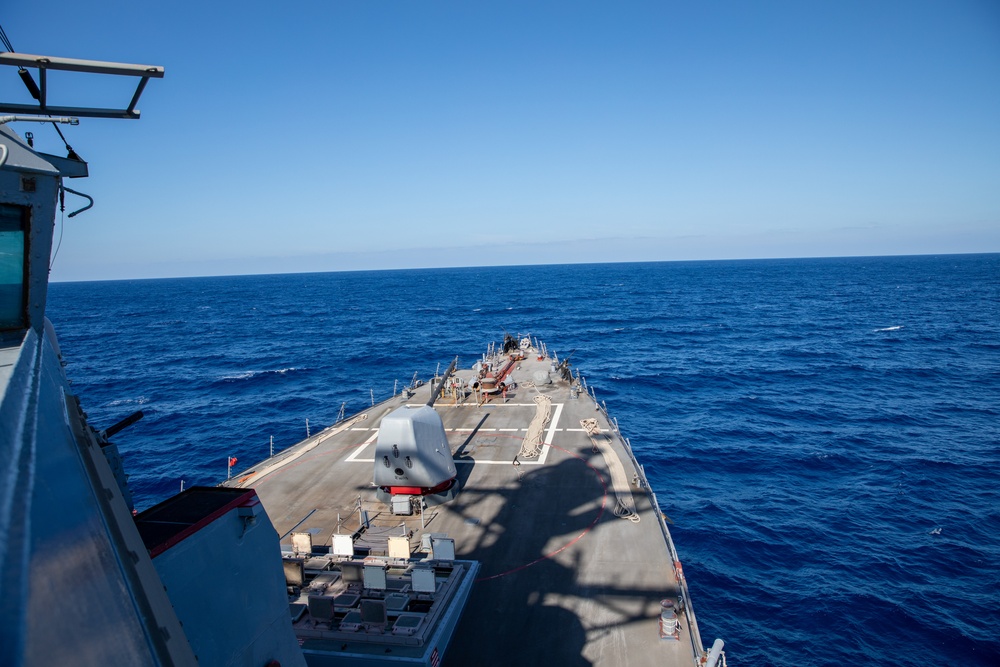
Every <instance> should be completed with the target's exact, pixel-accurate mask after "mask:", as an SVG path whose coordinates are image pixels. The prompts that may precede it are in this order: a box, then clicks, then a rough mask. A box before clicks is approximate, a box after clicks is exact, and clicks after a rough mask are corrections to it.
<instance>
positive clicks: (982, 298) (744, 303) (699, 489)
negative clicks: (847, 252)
mask: <svg viewBox="0 0 1000 667" xmlns="http://www.w3.org/2000/svg"><path fill="white" fill-rule="evenodd" d="M49 314H50V318H51V319H52V320H53V322H54V324H55V326H56V330H57V331H58V332H59V335H60V340H61V344H62V349H63V353H64V356H65V358H66V360H67V361H68V368H67V372H68V374H69V376H70V378H71V379H73V380H74V388H75V391H76V392H77V393H78V394H79V395H80V396H81V399H82V401H83V404H84V408H85V409H86V410H87V412H88V413H89V415H90V418H91V421H92V423H93V424H94V425H95V426H97V427H105V426H108V425H110V424H111V423H113V422H115V421H117V420H118V419H119V418H121V417H124V416H126V415H127V414H129V413H130V412H132V411H134V410H136V409H142V410H143V411H144V412H145V413H146V417H145V419H143V420H142V421H141V422H139V423H138V424H137V425H136V426H134V427H132V428H130V429H129V430H127V431H125V432H123V433H122V434H120V435H119V436H118V437H117V438H116V441H117V442H118V443H119V446H120V447H121V449H122V451H123V453H124V455H125V457H126V461H125V463H126V468H127V469H128V470H129V471H130V472H131V486H132V488H133V491H134V493H135V495H136V499H137V504H138V505H139V506H140V507H147V506H149V505H151V504H153V503H155V502H157V501H159V500H162V499H163V498H165V497H167V496H169V495H171V494H173V493H175V492H176V491H177V490H179V488H180V481H181V479H184V480H185V482H186V483H187V484H188V485H192V484H212V483H215V482H217V481H218V480H219V479H220V478H222V477H224V476H225V473H226V458H227V457H228V456H236V457H238V458H239V460H240V463H239V464H238V465H237V468H241V467H242V465H243V464H247V465H249V464H252V463H253V462H255V461H257V460H260V459H261V458H264V457H265V456H267V454H268V450H269V438H270V437H271V436H273V437H274V442H275V448H276V450H278V449H281V448H283V447H287V446H289V445H292V444H294V443H295V442H297V441H298V440H300V439H301V438H303V437H304V436H305V434H306V430H305V429H306V426H305V424H306V420H307V419H308V420H309V424H310V427H311V429H313V430H314V431H315V430H316V429H320V428H322V427H324V426H327V425H329V424H331V423H332V422H334V421H335V420H336V418H337V414H338V412H339V411H340V408H341V405H342V404H344V403H346V411H347V413H348V414H351V413H352V412H356V411H358V410H361V409H363V408H365V407H366V406H367V405H368V404H369V403H370V401H371V395H372V394H374V397H375V399H376V400H380V399H382V398H385V397H387V396H388V395H389V394H390V393H391V392H392V390H393V387H394V382H395V381H399V382H400V386H402V384H404V383H406V382H408V381H409V380H410V378H411V377H412V376H413V374H414V372H416V373H418V374H419V375H420V376H421V377H422V378H426V377H428V376H429V375H430V374H432V373H433V372H434V371H435V369H436V368H437V367H438V364H447V363H448V362H449V361H450V359H451V358H452V357H453V356H454V355H455V354H456V353H457V354H459V355H460V361H461V363H463V364H465V365H469V364H471V363H472V362H473V361H474V360H475V358H476V357H477V356H478V355H479V354H480V353H481V352H483V351H484V349H485V344H486V342H487V341H491V340H499V339H500V338H502V331H503V329H506V330H507V331H510V332H511V333H516V332H521V333H525V332H530V333H532V334H534V335H537V336H539V337H540V338H542V339H543V340H545V341H546V342H547V343H548V345H549V348H550V350H551V349H554V350H555V351H556V352H557V353H559V354H560V356H563V355H565V354H569V353H570V352H574V354H573V357H572V361H573V362H574V363H575V364H576V366H577V367H578V368H579V369H580V370H581V371H582V373H583V375H584V376H585V377H586V378H587V379H588V382H589V383H590V384H591V385H594V386H595V387H596V390H597V395H598V398H599V399H603V400H605V401H606V403H607V406H608V409H609V411H610V413H611V414H612V415H613V416H616V417H617V418H618V420H619V422H620V423H621V426H622V431H623V432H624V433H625V434H626V435H628V436H629V437H630V438H631V441H632V443H633V446H634V447H635V449H636V452H637V455H638V456H639V458H640V460H641V461H642V462H643V463H644V464H645V467H646V471H647V474H648V475H649V477H650V480H651V482H652V484H653V486H654V487H655V490H656V491H657V493H658V496H659V498H660V502H661V504H662V505H663V509H664V511H665V512H666V513H667V514H668V515H670V517H671V518H672V519H673V520H674V522H675V525H674V526H673V528H672V532H673V534H674V539H675V541H676V542H677V547H678V550H679V551H680V553H681V557H682V559H683V560H684V565H685V567H684V570H685V573H687V575H688V578H689V580H690V586H691V591H692V595H693V597H694V606H695V609H696V610H697V612H698V618H699V622H700V626H701V631H702V634H703V636H704V638H705V640H706V642H707V643H711V640H712V639H713V638H714V637H716V636H718V637H722V638H724V639H725V640H726V642H727V646H726V649H727V654H728V657H729V660H730V664H731V665H792V664H796V665H834V664H837V665H839V664H852V665H857V664H873V663H875V662H879V663H885V664H892V665H928V664H935V665H959V664H961V665H996V664H1000V639H998V633H1000V611H998V609H1000V475H998V464H1000V255H995V254H993V255H951V256H939V257H892V258H849V259H803V260H766V261H724V262H676V263H650V264H603V265H574V266H533V267H506V268H489V269H442V270H411V271H378V272H354V273H328V274H307V275H280V276H245V277H232V278H191V279H175V280H142V281H119V282H94V283H64V284H55V285H53V286H52V289H51V300H50V309H49Z"/></svg>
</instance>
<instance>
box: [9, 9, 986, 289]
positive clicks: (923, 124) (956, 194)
mask: <svg viewBox="0 0 1000 667" xmlns="http://www.w3.org/2000/svg"><path fill="white" fill-rule="evenodd" d="M8 4H10V5H13V6H11V7H5V8H4V10H3V12H2V13H0V23H2V25H3V27H4V29H5V30H6V32H7V35H8V37H9V38H10V40H11V42H12V43H13V46H14V48H15V49H16V50H18V51H21V52H25V53H36V54H43V55H56V56H68V57H79V58H89V59H96V60H117V61H123V62H135V63H143V64H155V65H162V66H164V67H165V68H166V77H165V78H164V79H162V80H157V81H152V82H151V83H150V85H149V86H148V87H147V89H146V92H145V94H144V95H143V98H142V100H141V101H140V104H139V108H140V109H141V111H142V119H141V120H139V121H112V120H87V119H84V120H82V121H81V125H80V126H79V127H72V128H67V129H66V130H65V132H66V134H67V139H68V140H69V142H70V144H72V145H73V147H74V148H75V149H76V150H77V152H78V153H80V155H81V156H83V157H84V159H86V160H87V161H88V162H90V167H91V177H90V178H89V179H86V180H84V181H76V182H74V183H72V184H70V187H73V188H74V189H79V190H82V191H85V192H87V193H89V194H91V195H93V196H94V197H95V199H96V205H95V207H94V208H93V209H92V210H91V211H88V212H87V213H85V214H82V215H80V216H78V217H76V218H73V219H72V220H68V221H67V222H66V225H65V233H64V237H63V242H62V246H61V248H60V250H59V255H58V257H57V259H56V262H55V265H54V269H53V279H55V280H81V279H105V278H139V277H160V276H184V275H216V274H241V273H275V272H287V271H336V270H353V269H369V268H411V267H424V266H473V265H493V264H522V263H564V262H595V261H596V262H599V261H649V260H682V259H726V258H755V257H811V256H831V255H834V256H835V255H882V254H922V253H944V252H947V253H951V252H998V251H1000V4H998V3H996V2H992V1H981V2H973V1H968V2H960V1H956V2H948V3H945V2H937V1H935V2H922V1H919V0H916V1H914V0H910V1H906V2H878V3H873V2H800V1H798V2H685V3H678V2H649V3H646V2H562V3H543V2H509V1H508V2H480V1H469V2H413V1H411V2H378V1H364V2H362V1H357V2H315V3H313V2H297V3H285V4H283V5H282V4H278V3H274V2H268V3H262V2H199V3H194V2H186V1H180V2H172V3H152V2H142V1H130V2H99V3H79V2H73V3H70V2H62V1H61V0H56V1H54V2H49V3H44V4H43V5H39V4H37V3H8ZM86 5H98V6H97V7H96V8H95V7H88V6H86ZM0 76H2V77H3V78H2V84H0V94H2V96H3V99H4V100H7V101H14V102H27V101H28V99H27V97H26V95H27V94H26V92H23V90H22V87H21V83H20V80H19V79H18V78H17V74H16V70H14V69H13V68H3V69H2V70H0ZM82 83H86V84H91V82H90V77H84V79H83V80H82ZM80 84H81V80H80V78H79V75H77V77H75V80H74V79H71V75H63V76H62V77H61V78H57V77H56V75H54V74H53V75H52V76H51V77H50V87H51V91H52V92H51V97H52V99H53V103H71V102H81V101H82V102H88V103H94V104H97V105H99V106H114V105H119V106H124V105H125V104H126V103H127V101H128V98H129V96H130V94H131V84H133V82H132V81H126V82H125V85H124V86H121V85H118V84H117V83H116V84H115V85H113V86H110V87H108V86H105V85H100V86H97V87H96V90H93V89H91V90H83V89H82V88H80ZM13 127H14V128H15V130H17V131H19V132H21V133H23V132H24V131H25V130H30V131H33V132H34V133H35V136H36V140H37V145H38V146H39V147H41V148H43V149H45V150H49V151H50V152H57V153H59V154H62V153H61V150H62V147H61V142H59V140H58V137H57V136H56V135H55V132H54V131H53V130H51V128H46V127H43V126H34V127H31V126H28V125H26V124H15V125H14V126H13Z"/></svg>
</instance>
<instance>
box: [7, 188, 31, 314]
mask: <svg viewBox="0 0 1000 667" xmlns="http://www.w3.org/2000/svg"><path fill="white" fill-rule="evenodd" d="M28 211H29V209H28V208H27V207H25V206H14V205H12V204H0V329H23V328H24V327H25V326H27V319H28V318H27V315H26V310H27V291H28V290H27V281H26V279H25V276H26V275H27V262H26V261H25V258H26V257H27V250H28V243H27V231H28V215H29V213H28Z"/></svg>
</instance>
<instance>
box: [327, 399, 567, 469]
mask: <svg viewBox="0 0 1000 667" xmlns="http://www.w3.org/2000/svg"><path fill="white" fill-rule="evenodd" d="M492 405H493V407H496V408H498V407H505V408H506V407H521V408H527V407H535V404H534V403H494V404H492ZM554 405H555V406H556V410H555V412H554V413H553V415H552V422H551V423H550V424H549V428H548V429H546V431H545V442H544V444H543V445H542V454H541V456H539V457H538V460H537V461H531V460H527V461H521V465H523V466H540V465H545V461H546V460H547V459H548V456H549V449H550V447H549V445H551V444H552V439H553V438H554V437H555V434H556V432H557V431H564V430H565V431H582V430H583V429H575V428H567V429H561V428H556V425H557V424H558V423H559V417H560V416H561V415H562V409H563V404H562V403H555V404H554ZM415 407H419V406H415ZM441 407H443V408H444V407H455V406H453V405H452V406H446V405H442V406H441ZM458 407H461V406H458ZM351 430H352V431H374V433H372V435H371V437H370V438H368V439H367V440H365V441H364V443H363V444H362V445H361V446H360V447H358V448H357V449H356V450H354V453H353V454H351V455H350V456H348V457H347V458H346V459H344V461H350V462H351V463H375V459H359V458H358V455H360V454H361V452H363V451H364V450H365V449H366V448H367V447H368V445H370V444H372V443H373V442H375V439H376V438H378V428H377V427H371V428H358V429H353V428H352V429H351ZM445 430H446V431H452V432H461V431H464V432H466V433H471V432H472V429H469V428H448V429H445ZM527 430H528V429H526V428H480V429H477V430H476V432H477V433H481V432H483V431H488V432H492V433H496V432H518V431H527ZM454 461H455V463H456V464H458V463H465V464H473V463H474V464H476V465H505V466H509V465H511V464H512V462H511V461H476V460H473V461H467V460H465V459H454Z"/></svg>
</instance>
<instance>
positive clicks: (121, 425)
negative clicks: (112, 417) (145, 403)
mask: <svg viewBox="0 0 1000 667" xmlns="http://www.w3.org/2000/svg"><path fill="white" fill-rule="evenodd" d="M142 417H143V414H142V410H136V411H135V412H133V413H132V414H130V415H129V416H128V417H126V418H125V419H123V420H121V421H120V422H118V423H117V424H112V425H111V426H109V427H108V428H106V429H104V432H103V433H104V437H105V438H110V437H111V436H113V435H115V434H116V433H120V432H121V431H122V430H124V429H126V428H128V427H129V426H131V425H132V424H134V423H136V422H137V421H139V420H140V419H142Z"/></svg>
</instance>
